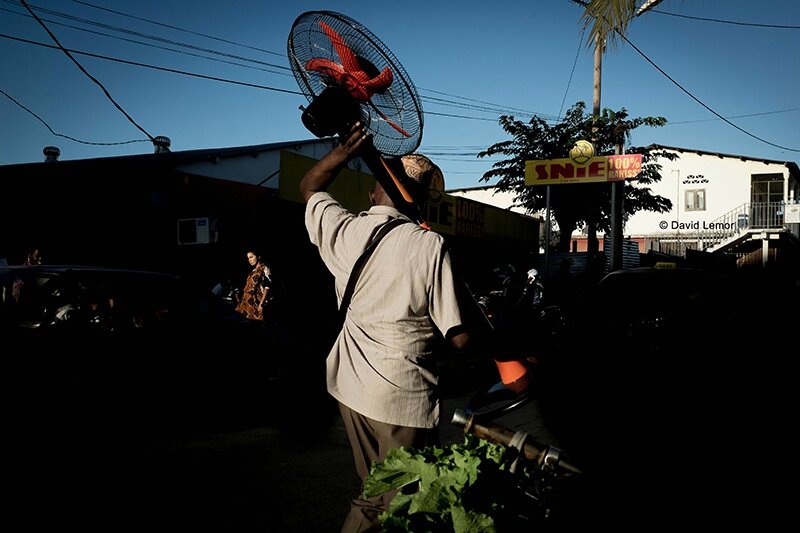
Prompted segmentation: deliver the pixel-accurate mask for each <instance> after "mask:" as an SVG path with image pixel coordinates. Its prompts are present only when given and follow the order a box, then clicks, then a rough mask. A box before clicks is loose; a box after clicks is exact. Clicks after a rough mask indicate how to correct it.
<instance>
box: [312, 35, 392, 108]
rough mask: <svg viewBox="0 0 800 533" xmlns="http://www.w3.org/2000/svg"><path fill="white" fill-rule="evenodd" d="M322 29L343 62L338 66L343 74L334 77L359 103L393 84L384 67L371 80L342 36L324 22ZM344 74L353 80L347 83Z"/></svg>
mask: <svg viewBox="0 0 800 533" xmlns="http://www.w3.org/2000/svg"><path fill="white" fill-rule="evenodd" d="M319 25H320V27H321V28H322V30H323V31H324V32H325V35H327V36H328V39H330V41H331V44H332V45H333V48H334V50H336V53H337V54H338V56H339V59H341V60H342V64H341V65H337V69H336V70H337V71H339V70H341V74H340V75H339V76H336V77H334V79H335V80H336V81H337V82H339V83H340V84H344V85H346V86H347V87H348V89H349V90H350V93H351V94H352V95H353V98H356V99H358V100H359V101H362V102H363V101H366V100H369V99H370V98H372V95H374V94H375V93H376V92H380V91H384V90H386V89H387V88H389V86H390V85H391V84H392V81H393V80H394V74H392V71H391V69H390V68H389V67H384V68H383V70H382V71H381V72H380V73H379V74H378V75H377V76H375V77H374V78H370V77H369V74H367V73H366V72H365V71H364V69H363V67H362V66H361V63H360V62H359V60H358V56H357V55H356V54H354V53H353V51H352V50H350V47H349V46H347V45H346V44H345V42H344V39H342V36H341V35H339V34H338V33H337V32H336V30H334V29H333V28H332V27H330V26H329V25H328V24H325V23H324V22H323V21H320V22H319ZM312 61H329V60H326V59H312V60H311V61H309V63H311V62H312ZM330 64H331V65H335V63H333V62H332V61H330ZM306 68H307V69H309V70H316V69H314V68H311V67H309V66H308V63H307V64H306ZM343 74H348V75H350V76H351V77H352V78H353V80H352V81H350V80H347V81H345V80H344V78H343V76H342V75H343Z"/></svg>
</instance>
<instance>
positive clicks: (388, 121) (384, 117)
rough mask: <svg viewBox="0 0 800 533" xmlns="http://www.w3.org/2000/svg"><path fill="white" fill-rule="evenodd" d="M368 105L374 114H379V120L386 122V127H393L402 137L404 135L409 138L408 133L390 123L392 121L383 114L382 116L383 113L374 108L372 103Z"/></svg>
mask: <svg viewBox="0 0 800 533" xmlns="http://www.w3.org/2000/svg"><path fill="white" fill-rule="evenodd" d="M369 105H370V107H372V109H374V110H375V112H376V113H377V114H379V115H380V116H381V118H382V119H383V120H385V121H386V123H387V124H388V125H390V126H391V127H393V128H394V129H395V130H397V131H398V132H400V134H402V135H405V136H406V137H411V134H410V133H408V132H407V131H406V130H404V129H403V128H401V127H400V126H399V125H398V124H395V123H394V122H392V120H391V119H390V118H389V117H387V116H386V115H385V114H384V113H383V112H382V111H381V110H380V109H378V108H377V107H375V104H373V103H372V102H370V103H369Z"/></svg>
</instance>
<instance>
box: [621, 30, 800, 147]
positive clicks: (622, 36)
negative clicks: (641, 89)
mask: <svg viewBox="0 0 800 533" xmlns="http://www.w3.org/2000/svg"><path fill="white" fill-rule="evenodd" d="M614 31H615V32H617V35H619V36H620V37H621V38H622V39H623V40H624V41H625V42H626V43H628V44H629V45H631V47H633V49H634V50H636V52H637V53H638V54H639V55H640V56H642V57H643V58H644V59H645V60H646V61H647V62H648V63H650V64H651V65H653V67H655V69H656V70H658V71H659V72H660V73H661V74H662V75H663V76H664V77H665V78H667V79H668V80H669V81H671V82H672V83H673V84H674V85H675V86H676V87H677V88H679V89H680V90H681V91H683V92H684V93H686V94H687V95H688V96H689V98H691V99H692V100H694V101H695V102H697V103H698V104H700V105H701V106H703V107H704V108H706V109H707V110H709V111H710V112H711V113H713V114H714V115H715V116H716V117H718V118H720V119H721V120H722V121H723V122H725V123H726V124H728V125H729V126H733V127H734V128H736V129H737V130H739V131H741V132H742V133H744V134H745V135H748V136H750V137H752V138H753V139H756V140H757V141H761V142H763V143H764V144H768V145H770V146H774V147H775V148H780V149H782V150H788V151H790V152H800V149H797V148H789V147H786V146H781V145H780V144H776V143H773V142H770V141H768V140H766V139H763V138H761V137H759V136H757V135H754V134H752V133H750V132H749V131H747V130H745V129H744V128H741V127H739V126H737V125H736V124H734V123H733V122H731V121H730V120H728V119H727V118H725V117H723V116H722V115H720V114H719V113H717V112H716V111H714V110H713V109H711V108H710V107H709V106H707V105H706V104H705V103H703V102H702V101H701V100H700V99H699V98H697V97H696V96H695V95H693V94H692V93H690V92H689V91H688V90H687V89H686V88H684V87H683V86H682V85H681V84H680V83H678V82H677V81H675V80H674V79H672V77H671V76H670V75H669V74H667V73H666V72H664V70H662V69H661V67H659V66H658V65H656V64H655V63H654V62H653V61H652V60H651V59H650V58H649V57H647V55H645V53H644V52H642V51H641V50H639V48H637V47H636V45H635V44H633V43H632V42H631V41H630V40H628V38H627V37H625V36H624V35H623V34H622V32H620V31H618V30H617V29H616V28H615V29H614Z"/></svg>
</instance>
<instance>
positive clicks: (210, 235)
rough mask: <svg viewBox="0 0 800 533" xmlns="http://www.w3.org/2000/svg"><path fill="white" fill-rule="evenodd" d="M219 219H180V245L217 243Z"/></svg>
mask: <svg viewBox="0 0 800 533" xmlns="http://www.w3.org/2000/svg"><path fill="white" fill-rule="evenodd" d="M218 239H219V235H218V233H217V219H215V218H213V217H201V218H181V219H178V244H208V243H212V242H217V240H218Z"/></svg>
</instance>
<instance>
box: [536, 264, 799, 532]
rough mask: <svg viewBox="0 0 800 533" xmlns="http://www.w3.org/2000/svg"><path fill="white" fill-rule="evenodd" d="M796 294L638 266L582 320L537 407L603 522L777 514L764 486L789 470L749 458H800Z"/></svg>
mask: <svg viewBox="0 0 800 533" xmlns="http://www.w3.org/2000/svg"><path fill="white" fill-rule="evenodd" d="M797 287H798V285H797V282H796V280H793V279H790V278H788V277H784V276H782V275H776V274H775V273H772V272H770V271H758V272H747V271H738V270H723V271H719V270H716V271H715V270H702V269H688V268H667V269H665V268H636V269H630V270H620V271H616V272H613V273H610V274H608V275H606V276H605V277H604V278H603V279H602V280H601V281H600V282H599V283H598V284H597V285H596V286H595V287H594V288H593V289H591V290H589V291H588V293H587V294H586V296H585V298H584V299H583V300H581V301H580V303H579V304H577V305H576V306H574V308H572V309H571V315H570V320H569V327H570V328H571V334H570V335H569V336H568V337H569V339H570V342H569V344H568V346H566V349H565V350H564V352H563V353H562V354H560V357H557V358H553V361H552V362H553V366H554V368H551V369H550V370H549V373H548V375H547V377H546V378H545V379H542V380H540V382H539V385H540V387H541V389H540V391H539V392H540V404H541V405H542V408H543V412H544V413H545V418H546V419H547V421H548V426H549V427H550V428H551V429H553V431H554V432H556V433H557V434H558V435H559V436H560V437H561V439H562V444H563V447H564V448H565V449H567V450H569V451H570V455H571V456H573V457H574V458H575V460H576V461H577V462H579V464H582V465H585V469H586V471H587V472H590V473H591V477H590V478H589V479H591V480H592V481H593V482H594V483H596V484H595V485H594V489H593V494H596V495H598V506H599V507H600V509H599V510H598V512H602V513H608V516H610V517H612V518H613V517H615V516H626V517H627V516H629V515H630V513H632V512H634V511H636V512H639V513H641V514H642V516H648V517H655V516H659V517H662V516H667V515H669V516H670V517H672V518H673V519H675V520H678V521H681V522H683V521H685V520H686V519H688V517H690V516H692V515H693V513H697V512H702V513H706V514H708V513H712V514H713V513H727V514H728V516H730V513H737V512H739V510H741V509H748V510H751V509H757V508H759V507H756V506H757V505H762V506H765V507H761V508H762V509H767V508H768V507H769V506H773V505H776V504H775V503H773V502H777V501H778V500H777V499H773V500H769V498H772V497H773V496H775V494H776V493H775V492H774V491H773V489H777V487H776V486H775V485H774V484H772V483H770V482H769V481H768V480H767V477H769V476H770V475H773V474H775V473H778V472H781V471H782V466H781V465H778V466H776V470H771V469H769V468H765V467H763V465H761V464H757V463H759V461H758V460H755V462H754V461H751V460H750V458H749V457H748V454H749V452H745V450H750V451H755V450H764V454H765V456H768V457H786V456H789V455H791V450H790V449H788V446H789V445H788V443H790V442H793V438H792V437H791V432H790V431H791V427H792V423H791V420H793V418H794V408H793V405H795V404H796V398H795V396H796V394H795V393H794V392H793V391H795V390H796V385H795V383H794V382H795V381H796V378H795V372H794V371H793V366H794V362H793V358H794V357H793V356H794V353H795V352H796V348H794V349H793V348H792V347H791V346H792V345H795V346H796V342H794V343H793V341H791V340H790V339H792V338H793V337H796V333H795V332H796V331H797V318H796V314H795V313H794V312H793V311H791V307H792V305H794V306H795V307H796V302H797V298H798V296H800V294H798V292H797ZM791 302H794V303H791ZM711 493H713V494H714V495H715V496H714V498H709V494H711ZM766 494H770V497H769V498H767V497H766V496H762V495H766ZM600 495H602V497H600ZM656 495H657V496H656ZM711 500H713V501H711ZM712 509H713V511H712ZM769 512H770V513H771V512H772V511H769Z"/></svg>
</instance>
